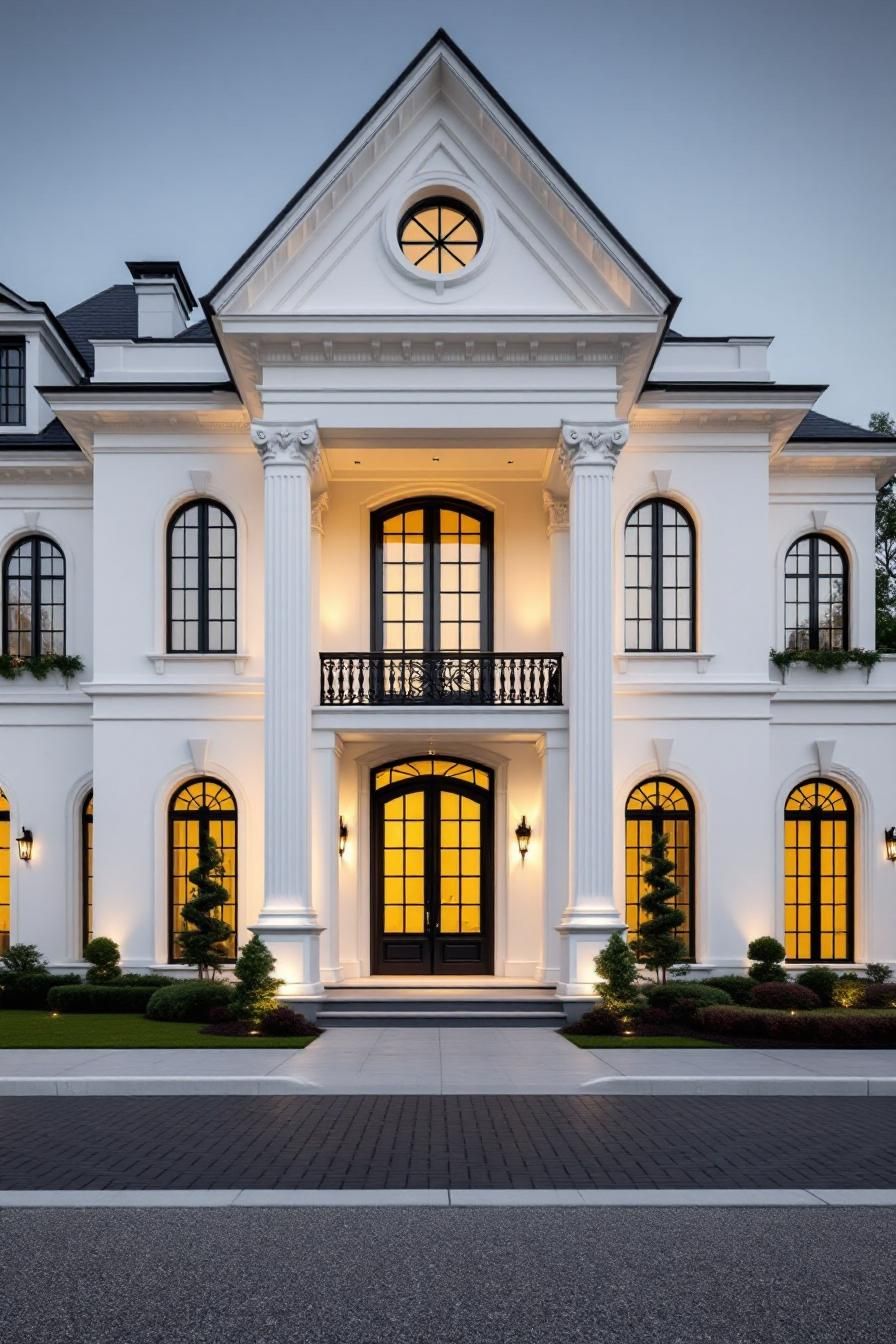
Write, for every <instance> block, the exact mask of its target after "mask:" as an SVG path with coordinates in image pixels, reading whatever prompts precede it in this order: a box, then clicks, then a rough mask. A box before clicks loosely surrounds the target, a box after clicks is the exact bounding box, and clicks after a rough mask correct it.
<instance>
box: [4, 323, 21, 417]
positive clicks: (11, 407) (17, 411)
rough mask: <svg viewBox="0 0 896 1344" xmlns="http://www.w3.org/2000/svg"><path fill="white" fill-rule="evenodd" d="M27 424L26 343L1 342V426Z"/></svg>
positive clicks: (18, 341)
mask: <svg viewBox="0 0 896 1344" xmlns="http://www.w3.org/2000/svg"><path fill="white" fill-rule="evenodd" d="M24 423H25V342H24V341H23V340H12V341H10V340H2V341H0V425H24Z"/></svg>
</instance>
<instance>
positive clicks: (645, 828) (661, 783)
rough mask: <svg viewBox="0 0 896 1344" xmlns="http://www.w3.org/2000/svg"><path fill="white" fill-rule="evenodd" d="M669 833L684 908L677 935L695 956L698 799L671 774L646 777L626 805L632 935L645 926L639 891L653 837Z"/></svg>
mask: <svg viewBox="0 0 896 1344" xmlns="http://www.w3.org/2000/svg"><path fill="white" fill-rule="evenodd" d="M663 833H665V834H666V835H668V837H669V848H668V850H667V851H666V852H667V854H668V857H669V858H670V859H671V861H672V863H674V865H675V867H674V869H673V871H672V872H671V873H670V877H671V878H672V881H673V882H675V883H677V885H678V887H679V888H680V891H679V894H678V896H677V897H676V899H675V907H676V909H678V910H681V911H683V912H684V917H685V918H684V923H683V924H680V925H679V927H678V928H677V929H676V930H675V937H676V938H680V939H681V941H682V942H683V943H684V945H685V948H686V949H687V951H686V956H687V957H688V959H689V960H691V961H693V960H694V957H695V950H694V949H695V945H696V944H695V940H694V804H693V802H692V800H691V796H690V794H689V793H688V792H687V791H686V790H685V789H683V788H682V786H681V785H680V784H676V783H675V781H674V780H672V779H664V778H663V777H662V776H657V777H656V778H655V779H645V780H644V782H643V783H642V784H639V785H638V786H637V788H634V789H632V791H631V793H630V794H629V796H628V802H627V803H626V805H625V922H626V923H627V924H628V929H629V938H635V937H636V936H637V933H638V929H639V928H640V927H641V915H642V911H641V904H640V902H641V897H642V896H643V895H644V891H645V887H644V868H645V862H644V860H645V856H646V854H647V851H648V850H649V849H650V846H651V844H652V843H653V840H654V837H655V836H657V835H662V834H663Z"/></svg>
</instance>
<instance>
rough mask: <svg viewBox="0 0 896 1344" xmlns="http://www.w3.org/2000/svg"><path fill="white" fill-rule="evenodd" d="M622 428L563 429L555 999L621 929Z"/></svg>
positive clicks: (582, 987) (589, 981)
mask: <svg viewBox="0 0 896 1344" xmlns="http://www.w3.org/2000/svg"><path fill="white" fill-rule="evenodd" d="M627 438H628V425H627V424H625V423H624V422H621V421H614V422H611V423H609V424H587V425H575V424H568V423H566V422H565V421H564V423H563V425H562V428H561V440H560V456H561V462H562V465H563V468H564V470H565V472H566V474H567V476H568V478H569V497H570V530H569V587H570V607H569V659H568V663H569V667H568V677H567V679H566V696H567V703H568V705H569V743H570V748H569V751H570V770H569V774H570V779H569V784H570V788H569V795H570V796H569V822H570V892H569V904H568V905H567V908H566V910H565V911H564V913H563V918H562V920H561V922H560V933H561V936H562V938H563V942H564V951H565V956H564V958H563V971H562V979H561V984H560V991H561V993H566V994H590V993H591V992H592V987H593V985H594V980H595V972H594V957H595V956H596V954H597V953H598V952H599V951H600V950H601V948H602V947H603V946H604V945H605V944H606V941H607V938H608V937H609V935H610V933H612V932H613V930H614V929H621V928H623V927H624V920H623V918H622V916H621V915H620V914H619V911H618V909H617V905H616V901H615V899H614V892H613V826H614V802H613V591H614V578H613V472H614V469H615V467H616V462H617V459H618V457H619V454H620V452H621V451H622V448H623V446H624V445H625V442H626V440H627Z"/></svg>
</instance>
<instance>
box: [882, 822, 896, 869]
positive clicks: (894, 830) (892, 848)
mask: <svg viewBox="0 0 896 1344" xmlns="http://www.w3.org/2000/svg"><path fill="white" fill-rule="evenodd" d="M884 842H885V844H886V846H887V858H888V859H889V860H890V862H891V863H896V826H888V827H887V829H886V830H885V831H884Z"/></svg>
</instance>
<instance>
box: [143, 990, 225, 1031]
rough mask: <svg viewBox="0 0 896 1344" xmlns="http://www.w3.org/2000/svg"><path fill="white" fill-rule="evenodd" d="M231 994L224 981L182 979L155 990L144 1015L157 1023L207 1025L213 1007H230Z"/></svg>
mask: <svg viewBox="0 0 896 1344" xmlns="http://www.w3.org/2000/svg"><path fill="white" fill-rule="evenodd" d="M234 993H235V990H234V987H233V985H230V984H227V983H226V982H225V981H224V980H181V981H180V983H179V984H176V985H167V986H165V987H164V988H162V989H157V990H156V991H155V993H154V994H153V996H152V998H151V999H150V1000H149V1003H148V1004H147V1005H146V1016H147V1017H151V1018H154V1019H155V1020H156V1021H157V1022H207V1021H208V1020H209V1013H210V1012H211V1010H212V1008H219V1007H224V1006H227V1005H229V1004H231V1003H232V1002H233V998H234Z"/></svg>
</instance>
